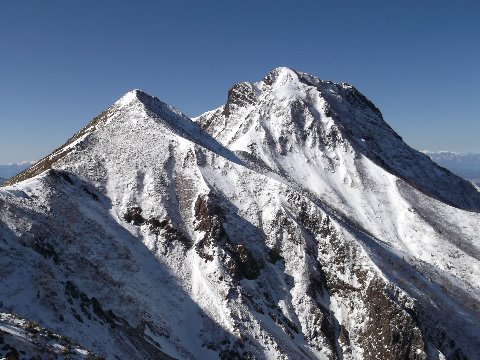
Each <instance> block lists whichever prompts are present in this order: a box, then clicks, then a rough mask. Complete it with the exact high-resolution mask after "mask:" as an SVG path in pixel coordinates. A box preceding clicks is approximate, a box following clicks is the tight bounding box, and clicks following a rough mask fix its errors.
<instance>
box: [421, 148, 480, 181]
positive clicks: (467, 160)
mask: <svg viewBox="0 0 480 360" xmlns="http://www.w3.org/2000/svg"><path fill="white" fill-rule="evenodd" d="M424 153H425V154H426V155H428V156H429V157H430V158H431V159H432V160H433V161H435V162H436V163H437V164H438V165H440V166H443V167H444V168H447V169H448V170H450V171H451V172H453V173H455V174H457V175H459V176H461V177H463V178H464V179H467V180H470V181H473V182H475V183H477V184H478V185H480V153H466V154H460V153H454V152H449V151H438V152H432V151H424Z"/></svg>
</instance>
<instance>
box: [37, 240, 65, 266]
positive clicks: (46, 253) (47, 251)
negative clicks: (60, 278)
mask: <svg viewBox="0 0 480 360" xmlns="http://www.w3.org/2000/svg"><path fill="white" fill-rule="evenodd" d="M31 248H32V249H33V250H34V251H36V252H37V253H39V254H40V255H42V256H43V257H45V258H47V259H52V260H53V262H54V264H55V265H58V264H60V256H59V254H58V253H57V252H56V250H55V247H54V246H53V245H52V244H50V243H49V242H48V241H47V240H46V239H45V238H44V237H43V236H37V237H35V238H34V239H33V242H32V245H31Z"/></svg>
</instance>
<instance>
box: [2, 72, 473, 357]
mask: <svg viewBox="0 0 480 360" xmlns="http://www.w3.org/2000/svg"><path fill="white" fill-rule="evenodd" d="M479 210H480V193H479V192H478V190H477V189H476V188H475V187H473V186H472V185H471V184H470V183H469V182H467V181H464V180H463V179H460V178H459V177H457V176H455V175H454V174H452V173H450V172H448V171H447V170H445V169H443V168H441V167H439V166H437V165H436V164H435V163H433V162H432V161H431V160H430V159H429V158H428V157H427V156H426V155H423V154H421V153H419V152H417V151H415V150H413V149H411V148H410V147H409V146H408V145H406V144H405V143H404V142H403V141H402V139H401V138H400V137H399V136H398V135H397V134H396V133H395V132H394V131H393V130H392V129H391V128H390V127H389V126H388V124H387V123H386V122H385V121H384V120H383V117H382V114H381V113H380V111H379V110H378V109H377V108H376V107H375V106H374V105H373V104H372V103H371V102H370V101H369V100H368V99H367V98H366V97H365V96H363V95H362V94H361V93H360V92H359V91H358V90H356V89H355V88H354V87H353V86H351V85H348V84H336V83H333V82H330V81H322V80H320V79H318V78H316V77H314V76H311V75H308V74H305V73H301V72H298V71H295V70H292V69H289V68H276V69H274V70H272V71H271V72H270V73H269V74H268V75H267V76H266V77H265V78H264V79H263V80H261V81H259V82H255V83H248V82H244V83H239V84H236V85H234V86H233V87H232V88H231V89H230V90H229V92H228V98H227V103H226V104H225V105H224V106H222V107H220V108H218V109H215V110H212V111H209V112H207V113H205V114H203V115H201V116H199V117H197V118H195V119H189V118H188V117H186V116H185V115H183V114H182V113H181V112H179V111H178V110H176V109H174V108H172V107H170V106H168V105H167V104H165V103H163V102H161V101H160V100H159V99H157V98H155V97H152V96H150V95H148V94H146V93H144V92H142V91H140V90H134V91H132V92H129V93H127V94H126V95H124V96H123V97H122V98H121V99H119V100H118V101H117V102H115V103H114V104H113V105H112V106H111V107H109V108H108V109H107V110H105V111H104V112H103V113H102V114H100V115H99V116H98V117H97V118H95V119H93V120H92V121H91V122H90V123H89V124H88V125H87V126H86V127H85V128H83V129H81V130H80V131H79V132H78V133H77V134H75V135H74V136H73V137H72V138H71V139H69V140H68V141H67V142H66V143H65V145H63V146H61V147H60V148H59V149H57V150H56V151H54V152H53V153H52V154H50V155H49V156H47V157H46V158H44V159H42V160H41V161H39V162H38V163H37V164H35V165H33V166H32V167H31V168H30V169H28V170H26V171H25V172H23V173H21V174H19V175H18V176H17V177H15V178H13V179H10V180H9V181H8V183H7V185H6V186H5V187H3V188H1V189H0V236H1V238H0V253H1V256H0V266H1V269H2V277H3V279H4V280H3V281H2V288H1V289H0V294H1V295H0V299H1V302H0V310H1V312H2V313H1V314H0V315H1V316H0V327H1V329H2V331H3V332H2V333H1V334H2V339H3V341H4V342H6V343H7V344H8V346H9V347H4V349H7V350H8V351H13V350H11V349H12V348H14V349H15V351H17V350H18V351H24V352H25V353H27V354H28V355H29V356H33V355H38V354H40V353H42V351H43V354H45V353H48V354H50V355H51V356H52V357H55V356H58V357H60V356H63V355H66V354H68V356H71V357H80V358H83V357H88V356H89V357H94V356H102V357H105V358H108V359H114V358H115V357H119V358H131V359H145V358H148V359H172V358H176V359H218V358H220V359H360V358H361V359H441V358H446V359H464V358H467V359H469V358H470V359H474V358H475V356H476V355H475V354H476V351H477V349H478V348H480V310H479V307H478V304H479V300H480V291H479V289H480V283H479V279H480V245H479V243H478V235H477V229H478V228H480V213H479ZM42 334H45V336H43V335H42ZM48 334H52V335H48ZM55 334H61V335H58V337H56V336H57V335H55ZM42 336H43V337H42ZM49 336H50V337H49ZM65 339H68V341H67V340H65ZM39 344H40V345H39ZM68 344H78V345H75V346H73V345H68ZM1 351H4V350H1ZM62 353H63V355H62Z"/></svg>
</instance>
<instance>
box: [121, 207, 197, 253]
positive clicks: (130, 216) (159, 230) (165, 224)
mask: <svg viewBox="0 0 480 360" xmlns="http://www.w3.org/2000/svg"><path fill="white" fill-rule="evenodd" d="M123 219H124V220H125V221H126V222H128V223H130V224H133V225H135V226H142V225H148V228H149V230H150V231H151V232H152V233H153V234H155V235H162V236H164V237H165V239H166V240H167V241H168V242H169V243H173V242H174V241H178V242H180V243H181V244H182V245H183V246H184V247H185V248H186V249H189V248H190V247H191V241H190V238H189V237H188V236H186V235H185V234H184V233H183V232H182V231H180V230H178V229H176V228H175V227H174V226H173V224H172V223H171V222H170V221H169V220H167V219H164V220H159V219H157V218H155V217H150V218H148V219H146V218H144V217H143V216H142V209H141V208H140V207H138V206H134V207H131V208H129V209H128V210H127V212H126V213H125V214H124V215H123Z"/></svg>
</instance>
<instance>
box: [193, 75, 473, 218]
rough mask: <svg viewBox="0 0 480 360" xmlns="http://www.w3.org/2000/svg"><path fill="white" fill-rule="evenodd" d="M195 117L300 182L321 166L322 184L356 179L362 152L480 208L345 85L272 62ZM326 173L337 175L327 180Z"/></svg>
mask: <svg viewBox="0 0 480 360" xmlns="http://www.w3.org/2000/svg"><path fill="white" fill-rule="evenodd" d="M194 121H195V122H197V123H198V124H199V125H200V126H201V127H202V128H203V129H205V130H206V131H207V132H208V133H210V134H211V135H212V136H213V137H215V138H216V139H217V140H218V141H219V142H220V143H222V144H223V145H224V146H226V147H228V148H229V149H231V150H234V151H236V152H237V153H239V154H243V155H242V156H247V157H248V158H249V159H250V160H253V159H255V162H256V163H262V164H264V165H265V166H266V167H265V168H268V169H270V170H273V171H274V172H276V173H278V174H284V173H288V174H291V176H292V177H293V178H297V182H298V183H301V184H303V185H302V186H304V181H303V180H302V179H303V176H304V174H303V170H304V169H305V168H306V167H309V166H311V167H312V169H311V170H312V171H318V169H323V171H324V176H323V177H324V178H325V180H326V182H327V183H326V184H325V185H326V186H328V185H327V184H330V183H331V182H332V181H333V182H334V183H336V182H338V181H340V182H352V181H353V182H355V181H356V180H354V179H359V178H360V177H361V176H362V175H361V174H362V172H363V171H364V170H362V169H360V168H358V164H359V161H358V159H360V158H365V159H368V160H369V161H371V162H372V163H374V164H376V166H379V167H381V168H383V169H384V170H386V171H387V172H389V173H392V174H394V175H395V176H397V177H398V178H399V179H401V180H402V181H405V182H407V183H408V184H410V185H411V186H414V187H416V188H418V189H421V190H422V191H423V192H425V193H426V194H429V195H430V196H434V197H436V198H438V199H440V200H442V201H445V202H447V203H449V204H451V205H453V206H456V207H460V208H467V209H470V210H475V211H478V210H480V195H479V194H478V192H477V191H476V189H475V188H474V187H473V185H471V184H470V183H468V182H466V181H464V180H463V179H461V178H459V177H457V176H455V175H453V174H452V173H450V172H448V171H447V170H445V169H443V168H440V167H438V166H437V165H436V164H435V163H433V162H432V161H430V159H429V158H428V157H427V156H425V155H423V154H421V153H420V152H418V151H416V150H414V149H412V148H410V147H409V146H408V145H407V144H405V143H404V142H403V140H402V138H401V137H400V136H399V135H398V134H396V133H395V131H394V130H393V129H392V128H391V127H390V126H389V125H388V124H387V123H386V122H385V121H384V119H383V116H382V114H381V112H380V110H379V109H378V108H377V107H376V106H375V105H374V104H373V103H372V102H371V101H370V100H369V99H368V98H367V97H366V96H364V95H363V94H362V93H360V92H359V91H358V90H357V89H356V88H355V87H354V86H352V85H349V84H346V83H342V84H337V83H334V82H331V81H324V80H321V79H319V78H317V77H315V76H312V75H309V74H306V73H301V72H298V71H296V70H293V69H290V68H286V67H280V68H275V69H273V70H272V71H270V72H269V74H268V75H267V76H266V77H265V78H264V79H263V80H262V81H259V82H256V83H246V82H244V83H239V84H236V85H234V86H233V87H232V88H231V89H230V90H229V92H228V101H227V103H226V105H225V106H224V107H222V108H219V109H217V111H210V112H208V113H205V114H203V115H201V116H199V117H198V118H195V119H194ZM305 161H307V163H308V164H311V165H307V166H304V165H303V162H305ZM295 164H297V165H295ZM340 169H341V170H340ZM329 174H332V176H333V177H338V178H337V179H336V180H335V181H334V180H333V179H328V180H327V178H330V177H331V176H330V175H329ZM299 176H301V178H298V177H299ZM443 189H445V190H443ZM446 189H448V191H447V190H446ZM315 191H318V188H317V190H315ZM331 200H332V201H333V202H335V203H337V202H338V201H339V199H335V200H334V199H331Z"/></svg>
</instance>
